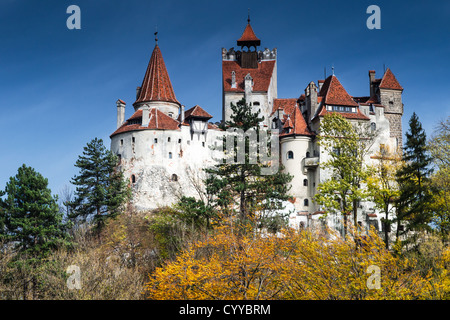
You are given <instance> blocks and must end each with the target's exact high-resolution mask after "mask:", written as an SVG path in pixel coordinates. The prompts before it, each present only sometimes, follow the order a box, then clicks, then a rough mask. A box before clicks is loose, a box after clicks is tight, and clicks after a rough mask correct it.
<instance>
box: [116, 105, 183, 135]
mask: <svg viewBox="0 0 450 320" xmlns="http://www.w3.org/2000/svg"><path fill="white" fill-rule="evenodd" d="M142 113H143V111H142V109H139V110H137V111H136V112H135V113H134V114H133V115H132V116H131V117H130V118H129V119H128V120H127V121H125V122H124V124H123V125H122V126H120V127H119V128H118V129H117V130H116V131H114V132H113V133H112V134H111V136H110V137H112V136H114V135H116V134H119V133H123V132H129V131H135V130H179V124H180V123H179V122H178V121H177V120H175V119H173V118H171V117H169V116H168V115H166V114H165V113H164V112H161V111H160V110H158V109H156V108H152V109H150V113H149V120H150V121H149V124H148V126H146V127H144V126H142ZM132 120H135V121H132ZM135 122H138V123H135Z"/></svg>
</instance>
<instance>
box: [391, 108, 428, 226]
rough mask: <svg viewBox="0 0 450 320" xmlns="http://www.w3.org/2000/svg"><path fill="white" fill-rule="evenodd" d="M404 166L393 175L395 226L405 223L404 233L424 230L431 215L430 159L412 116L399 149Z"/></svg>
mask: <svg viewBox="0 0 450 320" xmlns="http://www.w3.org/2000/svg"><path fill="white" fill-rule="evenodd" d="M403 152H404V153H403V160H404V162H405V164H404V166H403V167H401V168H400V169H399V170H398V172H397V181H398V184H399V188H400V196H399V198H398V200H397V208H398V210H397V211H398V212H397V220H398V221H397V223H398V224H400V223H401V221H402V220H407V221H408V226H407V228H405V231H409V230H419V229H428V228H429V225H428V224H429V222H430V221H431V218H432V214H431V212H430V210H429V208H428V205H429V202H430V200H431V196H432V194H431V192H430V174H431V173H432V169H431V168H430V163H431V157H430V155H429V154H428V152H427V145H426V134H425V131H424V130H423V128H422V124H421V123H420V121H419V118H418V116H417V114H416V113H413V115H412V116H411V119H410V120H409V131H408V132H406V144H405V146H404V148H403Z"/></svg>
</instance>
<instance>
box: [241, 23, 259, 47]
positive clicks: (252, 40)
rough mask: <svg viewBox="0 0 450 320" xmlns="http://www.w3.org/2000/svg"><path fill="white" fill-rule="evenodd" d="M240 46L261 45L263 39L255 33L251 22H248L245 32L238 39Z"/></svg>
mask: <svg viewBox="0 0 450 320" xmlns="http://www.w3.org/2000/svg"><path fill="white" fill-rule="evenodd" d="M237 45H238V46H255V47H257V46H259V45H261V40H259V39H258V37H257V36H256V35H255V32H254V31H253V28H252V26H251V25H250V22H249V23H248V24H247V26H246V27H245V29H244V32H243V33H242V36H241V37H240V38H239V40H238V41H237Z"/></svg>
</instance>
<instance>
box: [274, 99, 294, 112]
mask: <svg viewBox="0 0 450 320" xmlns="http://www.w3.org/2000/svg"><path fill="white" fill-rule="evenodd" d="M296 106H297V99H273V108H272V113H271V115H272V114H274V113H275V112H276V111H277V110H278V109H283V110H284V113H285V114H291V113H292V112H293V111H294V108H295V107H296Z"/></svg>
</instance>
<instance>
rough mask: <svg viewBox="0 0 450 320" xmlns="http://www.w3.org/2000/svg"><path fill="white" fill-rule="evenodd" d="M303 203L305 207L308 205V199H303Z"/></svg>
mask: <svg viewBox="0 0 450 320" xmlns="http://www.w3.org/2000/svg"><path fill="white" fill-rule="evenodd" d="M303 205H304V206H305V207H307V206H309V200H308V199H305V200H303Z"/></svg>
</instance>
